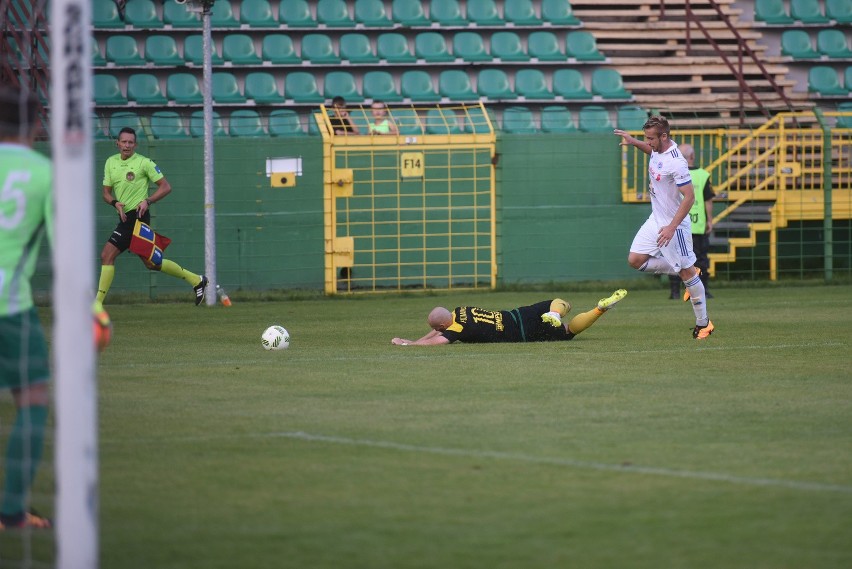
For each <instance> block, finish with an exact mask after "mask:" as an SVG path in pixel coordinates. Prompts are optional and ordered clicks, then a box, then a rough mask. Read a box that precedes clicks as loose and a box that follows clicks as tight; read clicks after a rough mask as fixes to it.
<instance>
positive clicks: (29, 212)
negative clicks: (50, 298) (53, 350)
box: [0, 143, 53, 316]
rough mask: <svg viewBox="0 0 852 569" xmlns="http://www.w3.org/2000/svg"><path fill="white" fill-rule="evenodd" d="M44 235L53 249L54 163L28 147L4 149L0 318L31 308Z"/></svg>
mask: <svg viewBox="0 0 852 569" xmlns="http://www.w3.org/2000/svg"><path fill="white" fill-rule="evenodd" d="M45 233H47V235H48V239H49V240H50V243H51V244H53V175H52V170H51V164H50V160H48V159H47V158H46V157H45V156H43V155H41V154H39V153H38V152H36V151H35V150H32V149H31V148H27V147H26V146H22V145H20V144H12V143H0V316H7V315H11V314H18V313H19V312H23V311H25V310H29V309H30V308H32V305H33V295H32V287H31V285H30V279H31V278H32V276H33V273H34V272H35V268H36V261H37V260H38V253H39V248H40V245H41V241H42V238H43V236H44V234H45Z"/></svg>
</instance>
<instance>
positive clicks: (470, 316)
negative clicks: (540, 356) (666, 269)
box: [391, 289, 627, 346]
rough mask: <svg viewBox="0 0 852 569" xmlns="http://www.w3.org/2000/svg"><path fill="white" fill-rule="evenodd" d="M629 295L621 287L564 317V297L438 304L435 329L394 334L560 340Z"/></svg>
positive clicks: (436, 340)
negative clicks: (507, 306) (504, 306)
mask: <svg viewBox="0 0 852 569" xmlns="http://www.w3.org/2000/svg"><path fill="white" fill-rule="evenodd" d="M625 296H627V291H626V290H624V289H619V290H617V291H615V292H614V293H612V295H610V296H608V297H606V298H602V299H600V300H599V301H598V304H597V306H595V307H594V308H593V309H591V310H589V311H588V312H583V313H582V314H578V315H577V316H575V317H573V318H572V319H571V321H570V322H563V319H564V318H565V316H566V315H567V314H568V311H570V310H571V305H570V304H568V303H567V302H565V301H564V300H562V299H561V298H554V299H553V300H542V301H541V302H537V303H535V304H531V305H530V306H521V307H520V308H514V309H512V310H485V309H484V308H477V307H475V306H459V307H456V308H455V309H453V310H452V311H450V310H447V309H446V308H444V307H443V306H437V307H435V308H434V309H432V312H430V313H429V317H428V319H427V320H428V322H429V327H430V328H432V331H431V332H429V333H428V334H426V335H425V336H423V337H422V338H420V339H419V340H406V339H404V338H394V339H393V340H391V343H392V344H394V345H395V346H439V345H442V344H452V343H453V342H465V343H493V342H559V341H565V340H573V339H574V336H576V335H577V334H579V333H580V332H582V331H584V330H586V329H587V328H588V327H589V326H591V325H592V324H594V323H595V322H596V321H597V319H598V318H600V317H601V316H603V315H604V313H605V312H606V311H607V310H609V309H610V308H612V307H613V306H615V305H616V304H617V303H618V302H619V301H621V300H622V299H623V298H624V297H625Z"/></svg>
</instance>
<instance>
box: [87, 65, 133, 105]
mask: <svg viewBox="0 0 852 569" xmlns="http://www.w3.org/2000/svg"><path fill="white" fill-rule="evenodd" d="M92 91H94V97H95V105H97V106H99V107H100V106H104V105H126V104H127V97H125V96H124V94H123V93H122V92H121V86H120V85H119V84H118V78H117V77H116V76H115V75H107V74H105V73H96V74H95V76H94V79H93V86H92Z"/></svg>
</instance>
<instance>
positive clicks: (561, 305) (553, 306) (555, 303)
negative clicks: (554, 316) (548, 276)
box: [550, 298, 571, 318]
mask: <svg viewBox="0 0 852 569" xmlns="http://www.w3.org/2000/svg"><path fill="white" fill-rule="evenodd" d="M550 311H551V312H556V313H558V314H559V317H560V318H565V315H566V314H568V313H569V312H571V303H569V302H568V301H565V300H562V299H561V298H554V299H553V300H552V301H551V303H550Z"/></svg>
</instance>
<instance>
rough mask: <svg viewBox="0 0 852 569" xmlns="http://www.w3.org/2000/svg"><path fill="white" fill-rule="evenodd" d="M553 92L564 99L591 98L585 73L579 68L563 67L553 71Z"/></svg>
mask: <svg viewBox="0 0 852 569" xmlns="http://www.w3.org/2000/svg"><path fill="white" fill-rule="evenodd" d="M553 93H554V94H555V95H557V96H559V97H562V98H564V99H591V98H592V92H591V91H589V90H588V89H586V82H585V81H584V80H583V74H582V73H581V72H580V71H579V70H578V69H572V68H563V69H557V70H556V71H554V72H553Z"/></svg>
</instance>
